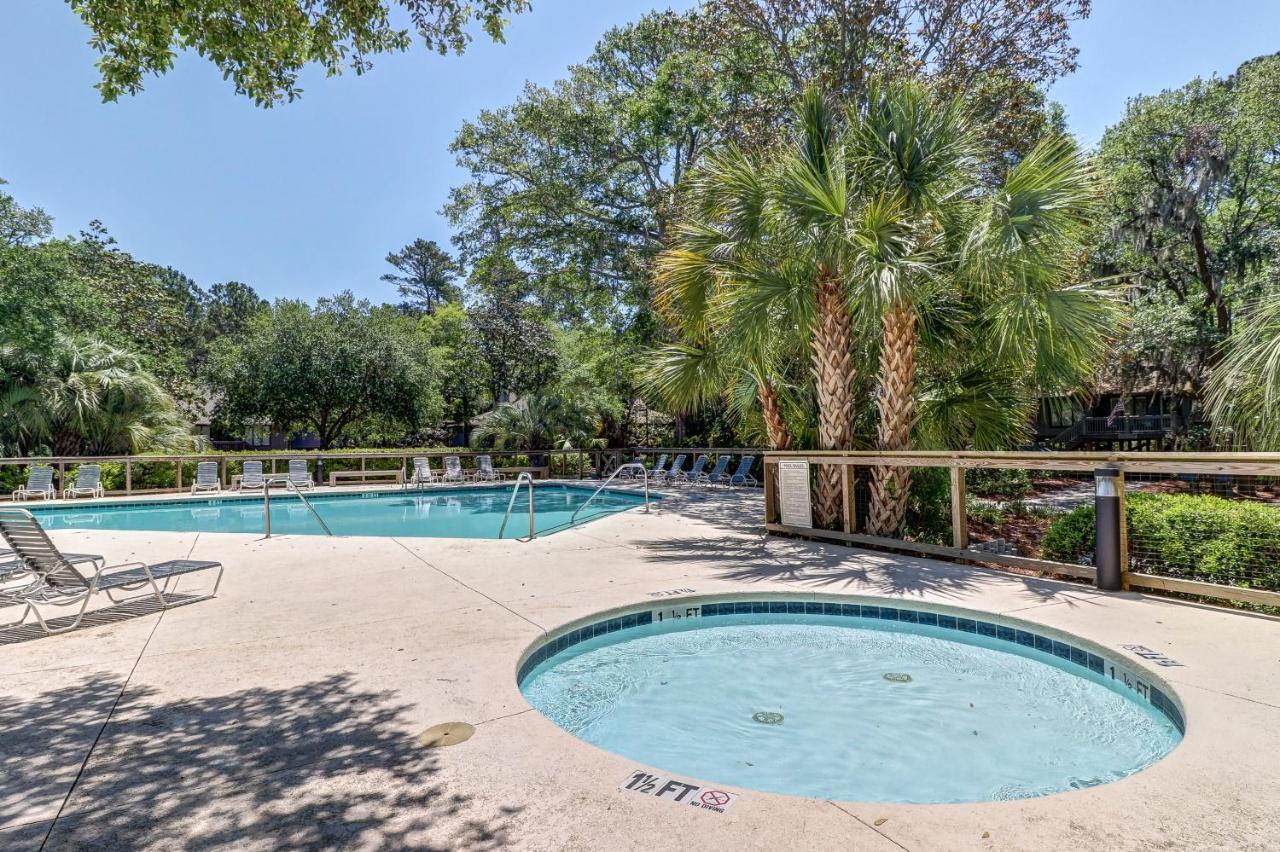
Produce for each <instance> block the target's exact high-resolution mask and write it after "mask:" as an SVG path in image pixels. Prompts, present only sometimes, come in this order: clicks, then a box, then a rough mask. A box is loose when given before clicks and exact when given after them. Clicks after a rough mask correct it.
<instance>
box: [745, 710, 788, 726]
mask: <svg viewBox="0 0 1280 852" xmlns="http://www.w3.org/2000/svg"><path fill="white" fill-rule="evenodd" d="M751 719H752V721H755V722H759V723H760V724H761V725H781V724H782V714H781V713H771V712H769V711H767V710H762V711H760V712H759V713H753V714H752V715H751Z"/></svg>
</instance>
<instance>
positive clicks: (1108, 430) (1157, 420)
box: [1084, 414, 1175, 435]
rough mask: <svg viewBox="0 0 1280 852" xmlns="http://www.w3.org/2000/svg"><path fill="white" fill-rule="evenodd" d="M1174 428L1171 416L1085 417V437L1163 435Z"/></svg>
mask: <svg viewBox="0 0 1280 852" xmlns="http://www.w3.org/2000/svg"><path fill="white" fill-rule="evenodd" d="M1174 426H1175V420H1174V416H1173V415H1172V414H1121V415H1118V416H1116V417H1086V418H1085V420H1084V434H1086V435H1146V434H1150V435H1163V434H1164V433H1166V432H1169V431H1171V430H1172V429H1173V428H1174Z"/></svg>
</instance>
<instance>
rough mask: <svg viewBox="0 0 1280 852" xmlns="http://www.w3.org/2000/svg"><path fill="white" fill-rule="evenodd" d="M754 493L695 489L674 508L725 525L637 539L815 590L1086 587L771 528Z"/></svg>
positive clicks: (939, 592) (661, 552) (736, 577)
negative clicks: (696, 533)
mask: <svg viewBox="0 0 1280 852" xmlns="http://www.w3.org/2000/svg"><path fill="white" fill-rule="evenodd" d="M756 496H757V497H758V499H742V498H741V497H740V496H738V495H734V494H726V495H720V494H717V493H714V492H713V493H711V494H707V495H692V496H690V497H689V499H687V500H686V501H683V502H682V503H681V504H680V505H679V506H678V507H676V506H674V505H673V508H678V509H679V511H680V512H681V513H682V514H685V515H687V516H689V517H691V518H696V519H697V520H699V521H704V522H706V523H708V524H711V525H713V526H715V527H718V528H720V529H723V530H726V532H723V533H712V534H709V535H705V536H682V537H677V538H663V539H655V540H650V541H641V542H638V543H637V545H636V546H637V547H638V548H639V549H640V550H641V551H643V552H644V553H645V554H646V558H647V559H648V560H650V561H654V562H685V561H698V562H703V563H708V564H712V565H717V566H720V567H719V576H720V577H721V578H722V579H726V580H733V581H736V582H742V583H759V582H771V581H772V582H784V583H792V584H797V585H801V586H805V587H807V588H809V589H810V590H813V591H818V590H821V591H827V592H848V593H850V594H868V595H901V596H905V597H921V596H924V595H926V594H929V595H935V596H942V597H951V598H960V597H966V596H970V595H972V594H974V593H975V592H980V591H981V590H982V589H983V588H985V587H996V586H1003V587H1006V588H1007V587H1008V585H1009V584H1010V583H1016V584H1018V585H1019V586H1020V587H1021V590H1022V591H1024V592H1025V593H1026V594H1027V595H1028V597H1029V599H1030V601H1031V602H1032V603H1043V602H1048V601H1062V602H1065V603H1068V604H1069V605H1074V603H1075V601H1074V599H1073V598H1069V597H1065V596H1063V595H1062V592H1064V591H1078V590H1081V589H1083V590H1086V591H1087V590H1088V587H1076V586H1074V585H1072V584H1070V583H1063V582H1059V581H1055V580H1043V579H1040V578H1037V577H1032V576H1024V575H1020V574H1014V573H1012V572H1006V571H1000V570H997V569H991V568H984V567H979V566H973V565H961V564H958V563H947V562H942V561H938V560H929V559H922V558H919V557H915V556H910V555H899V554H893V553H886V552H881V551H873V550H865V549H860V548H855V547H846V546H843V545H839V544H833V543H828V542H813V541H807V540H804V539H798V538H788V537H783V536H773V535H768V534H766V533H765V529H764V523H763V512H764V501H763V496H762V495H759V494H758V493H757V495H756ZM730 530H731V531H732V532H728V531H730Z"/></svg>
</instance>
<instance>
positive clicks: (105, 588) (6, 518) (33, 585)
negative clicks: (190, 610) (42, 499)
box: [0, 509, 222, 633]
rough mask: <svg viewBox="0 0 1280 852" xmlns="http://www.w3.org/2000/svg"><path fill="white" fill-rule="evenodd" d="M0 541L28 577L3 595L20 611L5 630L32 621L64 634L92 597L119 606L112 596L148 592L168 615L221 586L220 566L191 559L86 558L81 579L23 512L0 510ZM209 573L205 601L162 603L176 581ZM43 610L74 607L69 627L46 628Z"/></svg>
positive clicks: (81, 617) (78, 619) (42, 531)
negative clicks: (107, 561)
mask: <svg viewBox="0 0 1280 852" xmlns="http://www.w3.org/2000/svg"><path fill="white" fill-rule="evenodd" d="M0 538H3V539H4V541H5V542H6V543H7V544H8V545H9V547H11V548H12V549H13V553H14V555H15V556H16V557H17V559H18V560H19V561H20V562H22V563H23V565H24V566H25V567H26V568H27V570H28V571H30V573H31V575H32V580H31V582H29V583H27V584H26V585H24V586H22V587H20V588H17V589H13V590H10V591H7V592H5V594H4V602H5V603H9V604H14V603H16V604H20V605H23V606H25V609H24V610H23V612H22V618H20V619H18V620H17V621H15V622H12V624H11V625H9V626H14V625H19V624H23V623H25V622H26V620H27V616H28V615H35V617H36V621H37V622H39V624H40V627H41V628H42V629H43V630H44V631H45V633H64V632H66V631H68V630H73V629H75V628H76V627H78V626H79V625H80V621H81V620H82V619H83V618H84V614H85V611H86V610H87V609H88V607H89V601H90V600H91V599H92V598H93V596H94V595H95V594H97V593H98V592H106V594H107V597H108V598H109V599H110V600H111V601H112V602H113V603H119V602H120V601H119V600H117V599H116V597H115V596H114V594H113V593H114V592H120V591H123V592H132V591H137V590H139V589H143V588H147V587H150V589H151V592H152V593H153V594H154V595H155V597H156V600H157V602H158V603H159V604H160V606H161V607H162V608H164V609H168V608H169V607H171V606H178V605H180V604H186V603H194V602H195V601H197V600H205V599H207V598H211V597H213V596H214V595H216V594H217V593H218V584H219V583H221V582H222V565H221V563H218V562H204V561H198V560H193V559H174V560H170V561H169V562H161V563H158V564H155V565H147V564H145V563H142V562H126V563H123V564H120V565H104V564H103V559H102V558H101V557H91V560H92V562H91V564H92V566H93V569H92V572H91V573H90V574H89V575H88V576H86V575H85V574H82V573H81V572H80V570H79V569H77V568H76V566H75V564H74V563H73V562H72V561H71V558H70V557H69V556H68V555H67V554H63V553H61V552H60V551H59V550H58V548H57V547H56V546H55V545H54V543H53V542H52V541H51V540H50V539H49V536H48V534H47V533H45V531H44V529H43V528H42V527H41V526H40V524H39V523H37V522H36V519H35V516H34V515H32V514H31V513H30V512H28V511H26V510H25V509H0ZM213 568H216V569H217V570H218V575H217V578H216V579H215V580H214V583H213V591H211V592H210V593H209V594H208V595H204V596H201V597H199V598H188V599H184V600H182V601H179V602H178V603H170V602H169V600H168V598H166V597H165V595H166V594H167V593H168V592H169V587H170V585H171V583H172V581H174V580H175V579H176V578H178V577H181V576H184V575H186V574H192V573H195V572H197V571H204V570H208V569H213ZM43 604H48V605H50V606H74V605H76V604H79V605H80V608H79V610H78V611H77V612H76V616H75V618H74V619H72V621H71V623H70V624H68V625H63V626H60V627H51V626H50V625H49V622H48V621H47V620H46V619H45V616H44V614H43V613H42V612H41V611H40V605H43Z"/></svg>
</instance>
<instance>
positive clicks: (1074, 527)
mask: <svg viewBox="0 0 1280 852" xmlns="http://www.w3.org/2000/svg"><path fill="white" fill-rule="evenodd" d="M1095 526H1096V521H1095V518H1094V512H1093V504H1092V503H1089V504H1087V505H1083V506H1077V507H1076V508H1074V509H1072V510H1071V511H1070V512H1068V513H1067V514H1065V515H1063V516H1062V517H1060V518H1058V520H1056V521H1054V522H1053V526H1051V527H1049V531H1048V532H1046V533H1045V534H1044V540H1043V541H1041V542H1040V549H1041V551H1042V552H1043V553H1044V556H1045V558H1046V559H1054V560H1057V561H1058V562H1084V561H1089V562H1092V561H1093V551H1094V548H1095V546H1096V540H1095V538H1094V528H1095Z"/></svg>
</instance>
